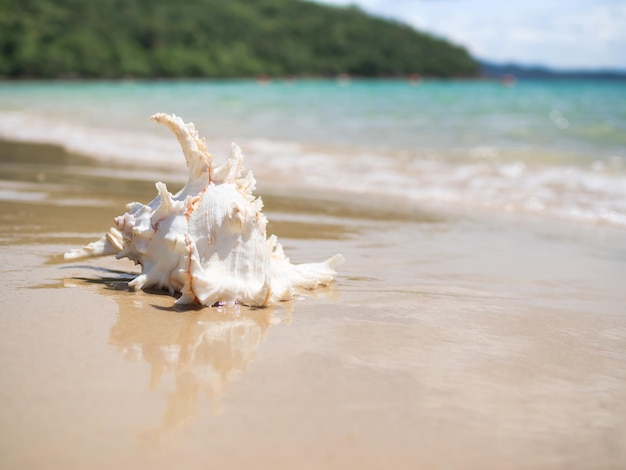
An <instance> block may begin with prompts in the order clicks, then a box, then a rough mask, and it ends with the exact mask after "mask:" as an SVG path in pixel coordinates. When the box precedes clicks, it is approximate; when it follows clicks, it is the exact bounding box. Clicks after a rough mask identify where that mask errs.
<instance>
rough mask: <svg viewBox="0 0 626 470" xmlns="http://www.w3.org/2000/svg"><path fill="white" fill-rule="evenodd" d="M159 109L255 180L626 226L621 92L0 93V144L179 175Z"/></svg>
mask: <svg viewBox="0 0 626 470" xmlns="http://www.w3.org/2000/svg"><path fill="white" fill-rule="evenodd" d="M155 112H167V113H176V114H178V115H180V116H181V117H183V118H184V119H185V120H186V121H192V122H194V123H195V125H196V127H197V129H198V130H199V132H200V134H201V135H203V136H205V137H206V138H207V141H208V144H209V148H210V149H212V151H214V153H216V154H217V155H218V156H221V158H225V157H226V155H224V154H226V153H228V151H229V146H230V142H237V143H238V144H239V145H240V147H241V148H242V149H243V152H244V154H245V155H246V158H247V166H248V167H249V168H251V169H253V170H254V173H255V175H256V177H257V179H258V180H259V181H261V178H266V179H271V180H282V181H289V182H291V183H294V182H297V184H298V186H301V187H303V188H304V187H311V188H316V189H318V190H333V191H336V190H338V191H347V192H351V193H355V194H365V193H366V194H369V195H371V194H374V195H379V196H382V197H385V196H389V197H393V200H395V201H397V200H399V199H398V198H400V199H404V200H406V201H407V202H409V203H413V202H414V203H416V204H429V203H435V204H444V205H448V206H450V207H458V208H462V209H468V210H472V209H473V208H477V209H481V210H483V209H488V210H493V211H499V212H503V211H505V212H519V213H531V214H537V215H540V216H545V217H552V218H562V219H569V220H575V221H579V222H580V223H587V224H589V223H591V224H609V225H617V226H624V227H626V82H612V81H519V82H517V83H515V84H514V85H513V86H503V85H502V84H500V83H498V82H481V81H451V82H450V81H428V80H427V81H424V82H421V83H419V84H410V83H408V82H405V81H371V80H363V81H360V80H353V81H348V82H346V81H335V80H295V81H280V80H276V81H273V82H271V83H268V84H260V83H257V82H256V81H223V82H221V81H163V82H135V81H129V82H23V83H13V82H4V83H0V137H2V138H6V139H19V140H27V141H37V142H50V143H57V144H61V145H63V146H65V147H66V148H67V149H68V150H70V151H76V152H80V153H83V154H87V155H92V156H94V157H98V158H101V159H104V160H106V161H116V162H119V161H124V162H130V163H133V164H136V165H139V166H144V167H145V166H150V165H155V166H161V167H162V166H170V165H171V166H172V168H173V169H174V168H178V169H180V167H181V166H182V157H178V156H177V155H178V154H179V150H178V145H177V143H176V141H175V139H172V137H171V135H169V134H168V132H167V131H166V130H165V129H163V128H161V127H160V126H157V125H156V124H154V123H151V122H150V121H149V119H148V118H149V116H150V115H152V114H153V113H155ZM177 158H180V160H177ZM183 170H184V169H183Z"/></svg>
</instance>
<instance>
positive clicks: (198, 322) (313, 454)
mask: <svg viewBox="0 0 626 470" xmlns="http://www.w3.org/2000/svg"><path fill="white" fill-rule="evenodd" d="M183 170H184V169H183ZM120 175H126V176H125V177H124V178H122V177H120ZM181 175H182V174H180V175H179V174H165V173H164V174H162V175H158V174H156V175H155V174H152V173H150V174H147V173H146V175H144V176H145V177H141V174H140V172H139V171H131V170H127V169H123V168H115V167H111V166H105V165H102V164H98V163H96V162H95V161H92V160H90V159H88V158H85V157H80V156H77V155H69V154H67V153H66V152H64V151H63V150H62V149H60V148H58V147H52V146H46V145H33V144H23V143H22V144H15V143H9V142H3V143H2V144H0V179H1V181H2V182H1V186H0V217H1V219H2V224H0V260H1V263H0V276H1V279H0V311H1V313H2V329H3V331H2V335H1V339H0V370H1V371H2V377H3V378H2V380H3V386H2V387H1V392H0V393H1V397H2V398H1V403H2V407H1V411H0V442H1V444H0V467H2V468H6V469H18V468H19V469H44V468H45V469H82V468H96V469H97V468H103V469H104V468H120V469H121V468H153V469H160V468H188V469H194V468H198V469H199V468H207V467H209V466H210V467H212V468H233V469H238V468H255V469H265V468H268V469H269V468H272V469H282V468H284V469H309V468H310V469H313V468H327V469H334V468H336V469H345V468H360V469H370V468H371V469H382V468H399V469H403V468H407V469H408V468H476V469H489V468H493V469H506V468H511V469H522V468H535V469H552V468H568V469H578V468H580V469H599V468H604V469H609V468H615V469H618V468H624V466H625V465H626V402H625V401H624V397H626V307H625V305H626V291H625V290H624V287H623V286H624V280H625V279H626V249H625V247H626V232H625V231H624V230H623V229H621V228H615V227H609V226H602V225H584V224H577V223H568V222H555V221H552V220H548V219H547V218H543V219H542V218H533V217H531V216H527V217H522V216H519V215H517V216H513V215H507V214H493V213H489V212H486V213H480V212H474V213H469V212H467V211H466V212H454V211H453V210H451V209H450V208H446V209H443V208H441V207H439V208H437V207H434V206H433V207H421V206H419V205H416V204H415V205H412V206H411V205H408V203H407V202H401V201H396V200H380V199H376V198H375V197H374V196H371V197H369V198H365V197H362V198H358V197H356V196H352V197H348V196H345V195H339V194H323V195H322V194H317V195H309V194H306V195H305V194H302V193H301V192H300V193H298V192H294V191H290V190H287V189H280V188H277V187H270V186H264V185H263V182H262V181H260V182H259V183H260V184H259V190H258V191H257V193H258V194H260V195H261V196H262V197H263V199H264V201H265V204H266V209H265V212H266V214H267V216H268V218H269V220H270V225H269V227H268V231H269V232H271V233H275V234H276V235H278V237H279V239H280V240H281V242H282V243H283V245H284V247H285V251H286V253H287V255H288V256H290V258H291V259H292V260H293V261H295V262H304V261H310V260H318V259H325V258H327V257H329V256H331V255H333V254H335V253H338V252H340V253H343V254H344V256H345V258H346V264H345V265H344V267H343V268H342V269H341V271H340V275H339V278H338V280H337V282H336V283H335V284H334V285H332V286H330V287H328V288H325V289H322V290H319V291H315V292H314V293H311V294H307V293H302V295H300V296H299V297H298V298H297V299H295V300H293V301H290V302H285V303H282V304H279V305H276V306H275V307H272V308H267V309H249V308H246V307H240V308H230V309H217V308H202V309H200V308H197V309H189V310H184V311H179V310H174V309H173V302H174V300H175V299H174V298H173V297H171V296H169V295H164V294H161V293H157V292H150V293H146V292H138V293H135V292H128V289H127V283H128V281H129V280H131V279H132V278H133V276H134V275H135V274H136V273H137V272H138V270H137V268H136V267H135V266H134V265H132V263H130V262H127V261H117V260H115V259H113V258H101V259H96V260H90V261H87V262H76V263H65V262H63V261H62V256H61V255H62V253H63V252H65V251H67V250H68V249H70V248H73V247H76V246H80V245H81V244H84V243H86V242H88V241H91V240H92V239H94V238H96V237H98V236H99V234H101V233H104V232H105V231H106V230H107V229H108V227H109V226H110V224H111V221H112V217H114V216H116V215H119V214H121V213H123V212H124V205H125V204H126V203H127V202H130V201H134V200H137V201H142V202H147V201H149V200H150V199H152V197H153V196H154V194H155V190H154V186H153V182H154V181H155V179H154V177H159V176H161V177H163V179H164V181H165V182H167V183H168V186H171V187H172V188H174V187H176V185H177V184H180V181H181V177H184V175H182V176H181Z"/></svg>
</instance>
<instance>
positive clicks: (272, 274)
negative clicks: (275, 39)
mask: <svg viewBox="0 0 626 470" xmlns="http://www.w3.org/2000/svg"><path fill="white" fill-rule="evenodd" d="M152 119H153V120H154V121H156V122H158V123H161V124H164V125H165V126H167V127H168V128H169V129H170V130H171V131H172V132H173V133H174V134H175V135H176V137H177V138H178V141H179V143H180V145H181V147H182V150H183V153H184V155H185V159H186V162H187V167H188V169H189V179H188V181H187V184H186V185H185V187H184V188H183V189H181V190H180V191H179V192H178V193H176V194H175V195H172V194H171V193H170V192H169V191H168V190H167V187H166V186H165V184H163V183H160V182H159V183H156V188H157V191H158V193H159V194H158V195H157V197H156V198H154V199H153V200H152V201H151V202H150V203H149V204H147V205H146V204H141V203H139V202H132V203H130V204H128V205H127V206H126V207H127V209H128V212H126V213H125V214H124V215H122V216H120V217H116V218H115V225H116V227H114V228H111V229H110V230H109V232H108V233H107V234H106V235H104V236H103V237H102V238H101V239H99V240H97V241H95V242H93V243H90V244H88V245H86V246H84V247H82V248H79V249H76V250H73V251H71V252H69V253H66V254H65V259H66V260H74V259H80V258H89V257H94V256H105V255H113V254H115V255H116V256H117V258H128V259H130V260H132V261H134V262H135V263H137V264H140V265H141V266H142V272H141V274H140V275H139V276H137V278H135V279H134V280H133V281H132V282H130V283H129V287H131V288H132V289H135V290H140V289H145V288H149V287H156V288H159V289H164V290H167V291H169V292H170V293H172V294H173V293H174V292H180V293H181V294H182V295H181V296H180V298H179V299H178V300H177V301H176V304H179V305H181V304H191V303H199V304H202V305H207V306H212V305H215V304H220V305H224V304H225V305H233V304H238V303H239V304H244V305H249V306H266V305H268V304H272V303H275V302H277V301H282V300H289V299H291V298H292V297H293V295H294V292H295V289H296V288H298V287H303V288H306V289H314V288H316V287H318V286H321V285H327V284H329V283H331V282H332V281H333V280H334V279H335V276H336V271H335V270H336V268H338V267H339V266H341V264H343V256H342V255H335V256H333V257H332V258H329V259H328V260H327V261H325V262H322V263H307V264H291V263H290V262H289V259H288V258H287V257H286V256H285V254H284V252H283V249H282V246H281V245H280V244H279V243H278V241H277V238H276V237H275V236H271V237H269V238H268V237H267V234H266V225H267V219H266V217H265V215H263V213H262V212H261V209H262V208H263V203H262V201H261V199H260V198H255V197H254V195H253V191H254V189H255V186H256V181H255V179H254V177H253V176H252V173H251V172H249V173H248V174H247V175H246V176H242V175H243V154H242V153H241V150H240V149H239V147H237V146H236V145H234V144H233V146H232V153H231V156H230V158H229V160H228V161H227V162H226V163H224V164H223V165H221V166H215V165H214V162H213V155H211V154H210V153H209V152H208V150H207V147H206V143H205V141H204V139H201V138H200V137H199V136H198V133H197V132H196V129H195V127H194V125H193V124H192V123H185V122H184V121H183V120H182V119H181V118H179V117H178V116H174V115H166V114H161V113H159V114H155V115H154V116H152Z"/></svg>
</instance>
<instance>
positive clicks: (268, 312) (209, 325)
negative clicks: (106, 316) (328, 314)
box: [110, 300, 291, 440]
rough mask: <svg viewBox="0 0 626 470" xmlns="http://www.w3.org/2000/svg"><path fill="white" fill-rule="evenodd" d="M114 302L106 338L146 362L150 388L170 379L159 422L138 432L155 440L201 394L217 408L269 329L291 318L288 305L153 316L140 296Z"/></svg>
mask: <svg viewBox="0 0 626 470" xmlns="http://www.w3.org/2000/svg"><path fill="white" fill-rule="evenodd" d="M119 305H120V312H119V316H118V319H117V322H116V323H115V325H114V326H113V327H112V329H111V334H110V343H111V344H112V345H113V346H114V347H116V348H117V349H118V351H120V352H121V353H122V355H123V356H124V358H125V359H126V360H128V361H133V362H134V361H140V362H146V363H148V364H149V366H150V369H151V372H150V388H151V389H153V390H154V389H157V388H159V386H160V385H161V382H162V381H163V380H164V378H165V377H166V376H168V375H171V376H173V378H174V390H173V391H172V392H171V393H170V394H169V396H168V398H167V405H166V409H165V412H164V415H163V418H162V419H161V422H160V424H159V425H157V426H155V427H153V428H150V429H149V430H147V431H146V432H145V433H143V435H144V436H145V437H147V438H154V439H157V440H158V439H159V438H160V437H161V436H164V435H166V434H168V433H169V432H171V431H173V430H175V429H177V428H178V427H180V426H182V425H184V424H185V423H186V422H188V421H189V420H190V419H193V418H194V417H195V416H196V415H197V414H198V413H199V410H198V402H199V400H200V399H201V397H203V396H204V397H207V398H208V399H209V402H210V407H211V411H212V412H213V413H215V412H218V411H219V409H220V401H221V399H222V398H223V397H224V395H225V394H226V392H227V389H228V384H229V383H230V382H231V381H232V380H233V379H235V378H236V377H237V376H238V375H239V374H240V373H242V372H245V371H246V369H247V368H248V366H249V364H250V363H251V362H252V361H253V360H254V359H255V357H256V351H257V349H258V348H259V346H260V345H261V343H263V341H264V340H265V337H266V335H267V332H268V330H269V328H270V327H271V326H274V325H277V324H279V323H281V321H285V322H286V323H289V322H290V318H291V311H290V310H287V315H286V317H285V318H284V319H281V318H279V317H278V316H276V315H274V309H273V307H270V308H266V309H261V310H254V309H248V308H245V307H243V308H241V309H240V308H239V307H238V306H234V307H224V308H223V309H220V310H203V311H200V312H189V314H188V315H180V314H179V313H175V312H171V313H168V312H161V313H160V314H158V315H155V312H154V310H153V309H151V308H146V305H143V302H142V301H141V300H138V301H134V302H119ZM289 306H290V305H289V304H287V305H286V307H287V308H289ZM235 310H236V311H235Z"/></svg>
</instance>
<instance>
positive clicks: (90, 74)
mask: <svg viewBox="0 0 626 470" xmlns="http://www.w3.org/2000/svg"><path fill="white" fill-rule="evenodd" d="M478 72H479V66H478V64H477V63H476V62H475V61H474V60H473V59H472V58H471V57H470V56H469V54H468V53H467V51H466V50H465V49H463V48H462V47H459V46H455V45H452V44H450V43H448V42H446V41H444V40H441V39H438V38H434V37H432V36H430V35H427V34H424V33H421V32H418V31H415V30H414V29H412V28H411V27H409V26H406V25H403V24H400V23H397V22H393V21H390V20H384V19H381V18H376V17H372V16H369V15H367V14H366V13H364V12H363V11H361V10H359V9H358V8H356V7H330V6H325V5H321V4H317V3H313V2H309V1H303V0H253V1H251V0H0V76H4V77H8V78H120V77H137V78H157V77H213V78H220V77H250V76H258V75H262V74H266V75H269V76H287V75H312V76H330V75H337V74H342V73H345V74H350V75H356V76H368V77H376V76H400V75H408V74H420V75H425V76H435V77H452V76H474V75H476V74H477V73H478Z"/></svg>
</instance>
